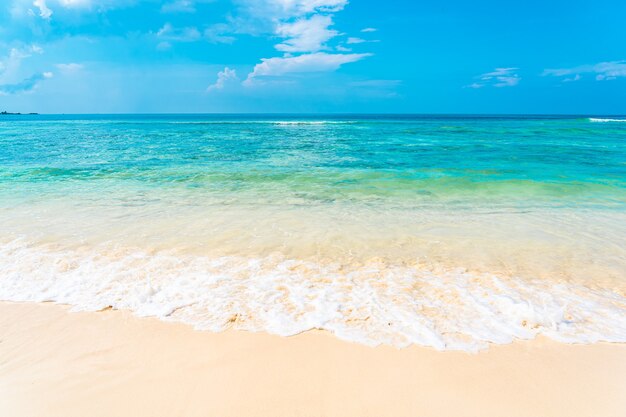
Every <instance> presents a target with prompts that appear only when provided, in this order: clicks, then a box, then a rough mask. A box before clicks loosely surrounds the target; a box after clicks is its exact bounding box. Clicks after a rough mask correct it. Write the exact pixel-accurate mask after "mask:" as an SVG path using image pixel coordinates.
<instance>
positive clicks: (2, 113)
mask: <svg viewBox="0 0 626 417" xmlns="http://www.w3.org/2000/svg"><path fill="white" fill-rule="evenodd" d="M21 114H25V115H33V114H39V113H19V112H18V113H11V112H8V111H3V112H0V115H2V116H15V115H21Z"/></svg>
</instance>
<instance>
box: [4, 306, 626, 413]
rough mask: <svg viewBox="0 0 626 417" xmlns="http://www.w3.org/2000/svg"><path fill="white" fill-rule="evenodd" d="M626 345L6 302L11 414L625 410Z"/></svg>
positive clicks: (6, 404) (6, 367) (6, 395)
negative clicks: (453, 342)
mask: <svg viewBox="0 0 626 417" xmlns="http://www.w3.org/2000/svg"><path fill="white" fill-rule="evenodd" d="M624 415H626V345H617V344H604V343H599V344H594V345H566V344H560V343H556V342H552V341H549V340H546V339H537V340H533V341H528V342H517V343H514V344H512V345H507V346H493V347H491V348H490V349H489V350H488V351H484V352H481V353H478V354H469V353H464V352H437V351H435V350H432V349H427V348H421V347H410V348H406V349H400V350H399V349H396V348H391V347H385V346H382V347H377V348H370V347H366V346H362V345H358V344H353V343H347V342H343V341H341V340H338V339H336V338H335V337H333V336H332V335H330V334H327V333H325V332H321V331H313V332H308V333H305V334H302V335H299V336H294V337H289V338H283V337H278V336H272V335H268V334H261V333H246V332H237V331H227V332H224V333H220V334H215V333H208V332H197V331H194V330H193V329H192V328H190V327H188V326H185V325H180V324H172V323H165V322H161V321H158V320H156V319H145V318H137V317H134V316H132V315H130V314H129V313H126V312H120V311H104V312H98V313H70V312H68V308H67V307H64V306H58V305H52V304H47V303H46V304H14V303H0V416H2V417H31V416H32V417H52V416H55V417H56V416H59V417H60V416H63V417H72V416H80V417H86V416H91V417H96V416H106V417H117V416H135V417H139V416H151V417H152V416H168V417H173V416H214V417H217V416H219V417H226V416H233V417H235V416H236V417H243V416H272V417H282V416H285V417H287V416H289V417H291V416H293V417H309V416H311V417H313V416H315V417H318V416H328V417H331V416H332V417H335V416H336V417H350V416H360V417H361V416H376V417H381V416H393V417H401V416H454V417H465V416H467V417H469V416H473V417H489V416H494V417H503V416H507V417H517V416H519V417H522V416H523V417H552V416H554V417H557V416H559V417H565V416H567V417H576V416H580V417H583V416H585V417H609V416H611V417H623V416H624Z"/></svg>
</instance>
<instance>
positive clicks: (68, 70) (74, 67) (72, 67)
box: [56, 62, 84, 74]
mask: <svg viewBox="0 0 626 417" xmlns="http://www.w3.org/2000/svg"><path fill="white" fill-rule="evenodd" d="M56 67H57V68H58V69H59V71H61V72H62V73H64V74H72V73H75V72H78V71H80V70H82V69H83V68H84V65H82V64H77V63H75V62H70V63H69V64H57V65H56Z"/></svg>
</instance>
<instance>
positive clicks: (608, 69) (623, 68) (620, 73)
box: [542, 61, 626, 82]
mask: <svg viewBox="0 0 626 417" xmlns="http://www.w3.org/2000/svg"><path fill="white" fill-rule="evenodd" d="M582 74H592V75H595V79H596V80H597V81H608V80H614V79H616V78H619V77H626V61H608V62H599V63H597V64H593V65H580V66H578V67H573V68H560V69H547V70H544V72H543V74H542V75H544V76H554V77H564V78H562V81H564V82H571V81H578V80H580V79H581V78H582Z"/></svg>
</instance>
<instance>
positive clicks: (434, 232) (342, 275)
mask: <svg viewBox="0 0 626 417" xmlns="http://www.w3.org/2000/svg"><path fill="white" fill-rule="evenodd" d="M5 117H6V118H8V119H7V120H6V121H1V122H0V127H1V128H2V129H3V133H4V134H3V135H2V136H0V145H1V146H0V310H1V311H0V364H1V365H0V366H1V368H0V416H2V417H5V416H7V417H14V416H15V417H24V416H33V417H40V416H46V417H47V416H59V417H60V416H63V417H67V416H81V417H84V416H103V417H104V416H107V417H111V416H127V415H130V416H161V415H162V416H206V415H209V416H220V417H223V416H237V417H243V416H246V417H247V416H272V417H276V416H278V417H280V416H285V417H287V416H298V417H299V416H311V417H313V416H324V417H329V416H337V417H350V416H377V417H378V416H385V415H387V416H393V417H402V416H415V415H420V416H421V415H424V416H455V417H457V416H458V417H464V416H476V417H489V416H494V417H496V416H497V417H502V416H507V417H515V416H519V417H546V416H547V417H550V416H554V417H566V416H567V417H576V416H585V417H589V416H593V417H612V416H615V417H618V416H620V417H621V416H623V412H624V409H626V404H625V400H624V398H626V379H625V378H624V375H626V369H625V368H626V314H625V312H626V281H625V280H624V272H625V271H626V247H625V246H624V245H623V242H624V237H625V236H626V182H625V181H624V178H626V166H625V165H624V164H623V161H624V160H625V159H624V158H626V153H625V152H624V147H623V146H622V144H623V141H624V140H626V131H625V130H624V129H623V126H624V123H621V122H612V121H610V120H609V121H606V122H602V123H599V122H597V121H596V120H594V119H592V118H588V117H587V118H580V117H550V116H545V117H522V116H519V117H499V116H497V117H496V116H494V117H469V116H468V117H466V116H410V115H396V116H393V115H386V116H372V115H362V116H358V115H356V116H308V117H303V116H288V115H285V116H280V117H279V116H271V115H265V116H264V115H96V116H88V115H86V116H61V115H59V116H27V115H22V116H19V119H18V116H5ZM11 118H13V119H11Z"/></svg>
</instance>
